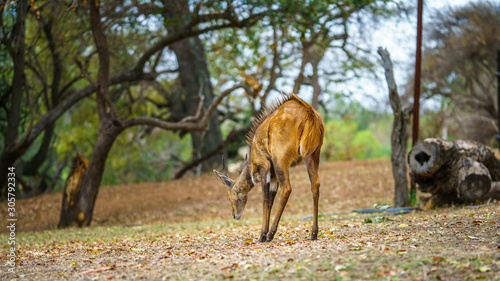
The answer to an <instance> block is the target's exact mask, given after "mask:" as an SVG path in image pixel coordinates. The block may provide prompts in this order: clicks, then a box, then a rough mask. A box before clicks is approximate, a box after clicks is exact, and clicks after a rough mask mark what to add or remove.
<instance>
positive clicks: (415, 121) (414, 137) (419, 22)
mask: <svg viewBox="0 0 500 281" xmlns="http://www.w3.org/2000/svg"><path fill="white" fill-rule="evenodd" d="M423 2H424V0H418V18H417V50H416V52H415V53H416V55H415V80H414V84H415V85H414V86H415V87H414V98H413V99H414V101H413V134H412V146H414V145H415V144H416V143H417V142H418V128H419V124H418V123H419V122H418V121H419V115H420V72H421V68H422V10H423V4H424V3H423Z"/></svg>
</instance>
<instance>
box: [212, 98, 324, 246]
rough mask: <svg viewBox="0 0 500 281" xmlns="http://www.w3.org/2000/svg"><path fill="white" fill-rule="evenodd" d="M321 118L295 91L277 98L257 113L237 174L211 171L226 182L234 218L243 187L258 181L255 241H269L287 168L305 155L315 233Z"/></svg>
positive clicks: (286, 186) (284, 194) (285, 193)
mask: <svg viewBox="0 0 500 281" xmlns="http://www.w3.org/2000/svg"><path fill="white" fill-rule="evenodd" d="M324 130H325V129H324V125H323V118H322V117H321V115H320V114H319V113H318V112H317V111H316V110H315V109H314V108H313V107H312V106H311V105H310V104H308V103H306V102H305V101H303V100H302V99H300V98H299V97H298V96H296V95H294V94H290V95H288V96H286V97H284V98H283V99H281V100H280V101H278V102H277V103H276V104H275V105H274V106H273V107H271V109H270V110H268V111H266V112H264V113H261V114H259V115H258V116H257V118H256V120H255V121H254V123H253V124H252V127H251V130H250V133H249V135H248V143H249V144H250V146H251V150H250V159H249V160H248V161H246V162H245V164H244V166H243V169H242V172H241V174H240V176H239V177H238V179H237V180H236V181H235V182H233V181H232V180H231V179H229V178H228V177H227V175H223V174H220V173H219V172H217V171H215V170H214V172H215V173H216V174H217V176H219V178H220V179H221V180H222V182H223V183H224V184H225V185H227V186H228V188H229V191H228V197H229V200H230V202H231V206H232V209H233V216H234V218H236V219H239V218H240V217H241V213H242V212H243V209H244V207H245V204H246V198H247V193H248V192H249V191H250V190H251V189H252V188H253V187H254V185H255V183H257V182H260V183H261V186H262V201H263V209H264V212H263V216H262V233H261V238H260V241H262V242H264V241H271V240H272V239H273V237H274V234H275V232H276V230H277V228H278V224H279V221H280V218H281V215H282V213H283V210H284V208H285V206H286V203H287V201H288V197H289V195H290V193H291V191H292V187H291V185H290V179H289V168H290V167H291V166H294V165H296V164H298V163H300V162H301V161H302V159H304V160H305V161H306V165H307V170H308V173H309V179H310V181H311V191H312V192H313V203H314V221H313V231H312V234H311V239H313V240H314V239H316V238H317V234H318V198H319V186H320V183H319V179H318V168H319V155H320V150H321V145H322V144H323V135H324ZM278 187H281V200H280V204H279V207H278V211H277V212H276V216H275V218H274V222H273V225H272V227H271V229H270V230H269V218H270V214H271V209H272V205H273V202H274V197H275V195H276V192H277V189H278Z"/></svg>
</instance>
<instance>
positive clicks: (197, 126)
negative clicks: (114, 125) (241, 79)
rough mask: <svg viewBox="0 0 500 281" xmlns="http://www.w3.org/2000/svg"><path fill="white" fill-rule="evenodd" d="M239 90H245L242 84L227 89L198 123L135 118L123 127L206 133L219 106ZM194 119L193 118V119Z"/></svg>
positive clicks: (126, 121)
mask: <svg viewBox="0 0 500 281" xmlns="http://www.w3.org/2000/svg"><path fill="white" fill-rule="evenodd" d="M238 88H243V85H242V84H237V85H235V86H233V87H232V88H230V89H227V90H226V91H224V92H223V93H222V94H220V95H219V96H218V97H217V98H216V99H215V100H214V101H213V102H212V103H211V104H210V106H209V107H208V109H207V110H206V112H205V114H203V118H202V119H201V120H200V121H198V122H191V121H189V120H188V121H187V122H186V121H179V122H167V121H164V120H160V119H157V118H152V117H135V118H131V119H128V120H125V121H123V122H122V126H123V127H124V128H128V127H132V126H141V125H146V126H153V127H157V128H161V129H164V130H184V131H204V130H206V129H207V127H208V125H209V120H210V115H212V112H213V111H214V110H215V108H216V107H217V105H219V103H220V102H221V101H222V100H223V99H224V98H225V97H226V96H228V95H229V94H231V93H232V92H233V91H234V90H236V89H238ZM192 118H193V117H192Z"/></svg>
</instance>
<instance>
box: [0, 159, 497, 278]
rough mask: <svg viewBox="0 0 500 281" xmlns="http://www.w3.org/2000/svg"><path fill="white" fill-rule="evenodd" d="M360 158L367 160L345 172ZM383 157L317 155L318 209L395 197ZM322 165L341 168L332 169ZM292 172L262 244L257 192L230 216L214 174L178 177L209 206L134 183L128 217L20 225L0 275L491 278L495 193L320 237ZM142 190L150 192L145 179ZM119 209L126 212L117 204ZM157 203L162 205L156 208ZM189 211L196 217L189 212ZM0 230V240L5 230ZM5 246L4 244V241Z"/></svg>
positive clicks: (325, 228)
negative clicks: (10, 266) (141, 197)
mask: <svg viewBox="0 0 500 281" xmlns="http://www.w3.org/2000/svg"><path fill="white" fill-rule="evenodd" d="M360 164H361V165H362V166H363V169H359V170H355V171H354V172H353V171H352V170H349V169H356V167H358V166H359V165H360ZM389 164H390V163H389V161H388V160H385V159H382V160H369V161H366V160H365V161H352V162H347V163H346V162H343V163H326V164H322V165H321V169H322V170H321V171H320V175H323V176H322V178H321V182H322V189H321V191H322V194H321V197H320V198H321V200H322V201H321V203H320V211H321V212H323V213H328V212H340V211H345V210H349V209H353V208H366V207H370V206H373V204H374V203H375V202H388V203H389V202H391V200H392V191H391V186H392V184H393V182H392V180H391V178H390V172H389V168H390V166H389ZM346 166H347V167H346ZM329 169H331V170H332V171H341V173H328V170H329ZM348 171H349V172H348ZM293 172H294V179H293V181H292V185H293V187H294V190H293V192H292V196H291V198H290V201H289V204H288V206H287V209H286V211H285V213H284V216H283V218H282V223H281V224H280V227H279V229H278V232H277V234H276V236H275V240H274V241H273V242H270V243H258V242H257V238H258V235H259V233H260V205H261V203H260V193H259V191H258V190H254V191H252V193H253V197H252V198H250V201H249V202H248V205H247V206H248V207H247V208H249V210H246V211H245V212H246V213H245V214H244V216H245V217H244V218H243V219H242V220H241V221H234V220H230V219H229V218H228V217H229V212H230V210H229V206H228V204H227V202H226V198H225V195H224V192H225V191H224V190H220V191H218V190H216V189H213V190H212V188H214V187H213V186H212V184H215V183H216V182H215V181H212V180H211V179H210V178H208V177H207V178H205V179H204V180H198V179H184V180H182V181H176V185H178V186H179V185H181V184H182V185H183V186H185V187H186V188H190V189H189V190H184V192H191V191H192V193H191V195H190V196H193V195H192V194H195V192H197V193H201V192H200V190H204V189H207V190H211V192H213V195H210V196H208V195H207V196H206V197H205V198H204V199H203V200H206V201H207V202H209V203H206V202H205V203H203V202H198V201H203V200H201V199H200V200H192V199H187V197H182V196H184V195H182V196H181V195H179V196H181V198H177V199H178V202H177V203H176V204H169V203H168V202H166V203H165V202H164V206H163V210H164V212H170V213H173V214H174V215H172V214H170V215H166V216H160V215H158V214H159V211H158V212H156V211H153V210H152V209H149V207H148V208H141V206H142V205H141V204H139V203H137V202H136V201H134V200H135V199H134V196H137V195H136V194H135V193H134V192H131V194H127V193H126V192H125V193H123V194H121V195H120V198H121V199H122V200H124V202H127V203H129V206H128V207H129V208H131V209H133V210H135V212H136V213H137V215H136V217H137V218H139V219H132V220H130V221H127V223H121V222H119V221H118V220H117V221H114V222H113V223H112V222H111V221H110V220H99V221H97V222H96V223H95V224H94V225H93V226H92V227H90V228H84V229H78V228H69V229H64V230H56V229H52V228H53V227H51V226H50V225H51V224H50V221H48V220H47V221H44V220H41V222H40V223H39V224H38V225H36V224H35V225H30V226H24V227H25V228H24V229H29V228H34V230H38V231H35V232H27V231H21V232H19V233H17V238H18V243H19V250H18V251H17V254H18V256H19V262H18V263H17V264H16V272H17V276H13V275H11V274H9V273H7V271H6V267H5V265H2V267H1V270H2V271H1V272H0V278H2V279H7V280H8V279H10V278H14V277H20V278H22V279H28V280H31V279H41V280H66V279H70V280H96V279H98V280H114V279H120V280H137V279H146V280H159V279H167V280H225V279H231V280H283V279H286V280H304V279H305V280H331V279H339V280H360V279H381V278H382V279H391V280H428V279H439V280H443V279H450V280H454V279H491V280H494V278H495V277H496V276H497V275H496V274H497V272H499V271H500V261H499V258H498V257H499V254H500V246H499V245H500V216H499V215H500V204H499V203H497V202H492V203H490V204H488V206H485V207H482V208H474V209H469V208H463V207H449V208H443V209H439V210H434V211H428V212H411V213H409V214H404V215H399V216H394V217H392V218H393V220H389V221H381V222H379V223H365V222H364V221H363V219H359V218H358V219H355V218H353V219H350V220H346V221H334V220H322V221H321V222H320V233H319V239H318V240H317V241H310V240H309V237H310V227H311V222H310V221H309V220H308V221H301V220H300V218H301V217H303V216H305V215H308V211H309V210H310V209H311V208H312V207H311V205H312V204H311V203H310V191H309V186H308V178H307V173H306V172H305V169H303V168H301V167H298V168H295V169H294V170H293ZM332 174H333V176H332ZM202 177H206V175H204V176H202ZM337 177H341V179H338V178H337ZM342 177H346V178H342ZM339 181H340V182H349V183H350V186H337V185H336V183H337V182H339ZM187 183H190V184H187ZM169 184H170V183H159V184H158V185H160V187H156V189H157V192H159V193H162V192H169V191H171V189H170V187H169ZM136 187H137V186H136ZM216 187H219V186H216ZM145 188H146V189H148V184H146V185H145ZM125 189H126V187H125ZM110 190H113V191H112V192H110ZM103 191H104V192H102V193H100V195H99V196H100V198H102V196H103V194H104V195H106V194H111V193H113V192H118V191H119V188H118V187H107V188H104V189H103ZM129 191H130V190H129ZM143 191H144V190H143ZM56 195H58V196H61V195H60V194H56ZM360 195H363V196H360ZM125 196H130V198H125ZM157 196H158V197H160V198H161V197H162V196H163V195H162V194H157ZM211 196H214V197H211ZM219 197H220V198H219ZM182 198H184V199H182ZM42 199H47V198H41V199H40V202H38V201H36V200H29V201H25V200H19V205H20V208H24V207H26V208H29V206H27V205H25V204H28V205H29V204H43V203H44V201H43V200H42ZM49 199H50V196H49ZM305 199H308V200H305ZM98 200H99V199H98ZM49 201H50V200H49ZM108 201H109V202H113V200H112V199H110V200H108ZM167 201H168V200H167ZM219 201H220V202H219ZM124 202H122V204H123V203H124ZM101 204H102V201H101ZM151 204H153V205H154V203H151ZM112 206H113V205H112V204H111V205H110V206H108V207H110V208H109V209H106V208H103V206H101V208H100V209H96V212H97V213H96V217H98V218H105V217H106V216H112V214H113V212H114V211H113V209H112V208H111V207H112ZM115 207H116V208H118V209H120V210H124V212H125V213H127V211H126V210H125V209H122V207H121V205H116V206H115ZM156 208H159V209H160V210H161V208H162V205H161V204H160V205H157V206H156ZM179 208H180V210H179ZM214 208H215V209H216V211H214ZM252 209H253V210H252ZM247 211H248V212H247ZM155 214H156V215H155ZM25 215H26V216H29V213H26V214H25ZM191 215H192V216H193V217H195V218H196V219H187V217H189V216H191ZM26 221H28V222H32V223H34V221H35V220H32V219H31V218H29V217H26ZM47 226H48V227H47ZM44 229H45V230H44ZM1 236H2V237H0V239H2V241H5V239H6V237H7V233H2V234H1ZM6 246H7V245H2V249H6ZM2 253H6V251H2ZM4 255H5V254H4Z"/></svg>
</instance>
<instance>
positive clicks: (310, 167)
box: [305, 151, 320, 240]
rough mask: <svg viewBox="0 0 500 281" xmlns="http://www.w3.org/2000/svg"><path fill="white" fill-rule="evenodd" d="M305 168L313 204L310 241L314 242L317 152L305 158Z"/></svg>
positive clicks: (317, 197) (316, 223)
mask: <svg viewBox="0 0 500 281" xmlns="http://www.w3.org/2000/svg"><path fill="white" fill-rule="evenodd" d="M305 162H306V166H307V173H308V174H309V180H310V181H311V191H312V194H313V204H314V210H313V215H314V219H313V227H312V232H311V240H316V239H318V230H319V228H318V209H319V207H318V201H319V187H320V183H319V176H318V169H319V151H317V152H315V153H314V154H313V155H311V156H310V157H309V158H306V160H305Z"/></svg>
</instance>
